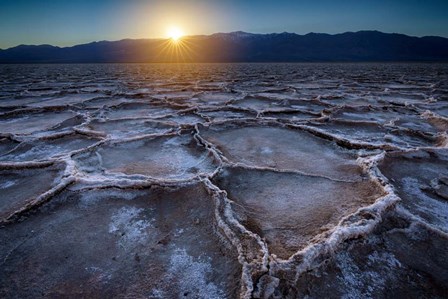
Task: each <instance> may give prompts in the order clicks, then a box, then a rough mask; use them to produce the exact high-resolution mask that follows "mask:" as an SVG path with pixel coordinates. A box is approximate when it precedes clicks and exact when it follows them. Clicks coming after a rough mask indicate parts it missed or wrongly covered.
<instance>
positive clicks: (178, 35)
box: [168, 27, 184, 41]
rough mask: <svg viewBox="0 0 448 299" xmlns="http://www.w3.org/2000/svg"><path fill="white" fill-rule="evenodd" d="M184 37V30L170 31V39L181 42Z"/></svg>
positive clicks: (174, 29) (170, 29) (173, 29)
mask: <svg viewBox="0 0 448 299" xmlns="http://www.w3.org/2000/svg"><path fill="white" fill-rule="evenodd" d="M183 35H184V34H183V32H182V30H180V29H179V28H177V27H171V28H169V29H168V37H169V38H170V39H171V40H173V41H178V40H180V39H181V38H182V36H183Z"/></svg>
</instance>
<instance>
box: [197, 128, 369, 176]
mask: <svg viewBox="0 0 448 299" xmlns="http://www.w3.org/2000/svg"><path fill="white" fill-rule="evenodd" d="M200 133H201V136H203V137H204V138H205V139H206V140H207V141H209V142H211V143H212V144H214V145H216V146H217V147H218V149H219V150H220V151H222V153H223V154H224V156H225V157H226V158H227V159H229V160H230V161H231V162H233V163H243V164H246V165H249V166H253V167H257V166H258V167H271V168H275V169H279V170H291V171H299V172H302V173H306V174H310V175H318V176H325V177H331V178H334V179H338V180H359V179H360V176H361V174H362V172H361V168H360V167H359V166H358V164H357V163H356V156H355V154H354V153H353V152H350V151H347V150H344V149H342V148H340V147H338V146H336V145H335V144H334V143H332V142H330V141H327V140H323V139H320V138H318V137H315V136H313V135H312V134H310V133H308V132H304V131H300V130H292V129H286V128H281V127H268V126H253V125H252V126H251V125H248V126H244V124H243V126H242V127H239V126H222V127H220V126H217V127H214V126H211V127H210V128H205V127H204V128H200Z"/></svg>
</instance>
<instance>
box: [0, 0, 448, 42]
mask: <svg viewBox="0 0 448 299" xmlns="http://www.w3.org/2000/svg"><path fill="white" fill-rule="evenodd" d="M447 16H448V0H426V1H425V0H421V1H419V0H406V1H405V0H395V1H394V0H389V1H387V0H376V1H374V0H339V1H337V0H333V1H330V0H313V1H305V0H295V1H286V0H271V1H267V0H208V1H206V0H178V1H170V0H71V1H70V0H59V1H58V0H35V1H25V0H0V48H3V49H4V48H8V47H12V46H15V45H18V44H44V43H47V44H53V45H60V46H67V45H73V44H79V43H84V42H90V41H95V40H118V39H122V38H155V37H166V30H167V28H168V27H170V26H177V27H179V28H181V29H182V30H183V31H184V32H185V34H210V33H215V32H230V31H236V30H243V31H248V32H255V33H270V32H283V31H288V32H296V33H299V34H305V33H308V32H325V33H341V32H345V31H358V30H373V29H374V30H380V31H384V32H398V33H405V34H409V35H416V36H424V35H439V36H445V37H448V17H447Z"/></svg>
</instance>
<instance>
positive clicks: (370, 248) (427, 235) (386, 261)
mask: <svg viewBox="0 0 448 299" xmlns="http://www.w3.org/2000/svg"><path fill="white" fill-rule="evenodd" d="M447 286H448V245H447V243H446V240H444V238H443V237H441V236H438V235H437V234H435V233H434V232H432V231H431V230H428V229H426V228H425V227H424V226H422V225H420V224H417V223H413V222H410V221H409V219H406V218H403V217H402V216H401V215H398V214H396V213H394V212H389V213H387V214H386V215H385V216H384V220H383V221H382V222H381V223H380V224H379V225H378V227H377V229H376V230H375V231H374V232H373V233H372V234H370V235H368V236H366V237H365V238H360V239H357V240H350V241H346V242H345V243H344V244H342V246H341V248H340V250H339V251H338V252H337V253H335V255H334V257H333V258H332V259H329V260H327V261H326V262H325V263H322V266H321V267H319V268H317V269H314V270H313V271H309V272H307V273H305V274H304V275H303V276H302V277H301V278H300V280H299V281H298V282H297V285H295V287H294V288H291V286H290V285H288V284H286V281H282V282H280V287H279V289H278V290H277V292H278V294H277V295H280V294H281V295H280V297H288V296H290V297H291V298H302V297H308V298H323V297H327V296H328V294H332V295H333V296H334V297H335V298H446V294H447V292H448V288H447Z"/></svg>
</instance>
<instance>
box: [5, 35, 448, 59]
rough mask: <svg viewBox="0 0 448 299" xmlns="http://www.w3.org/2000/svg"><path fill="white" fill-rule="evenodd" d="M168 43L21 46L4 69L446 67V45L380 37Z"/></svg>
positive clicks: (8, 54)
mask: <svg viewBox="0 0 448 299" xmlns="http://www.w3.org/2000/svg"><path fill="white" fill-rule="evenodd" d="M167 43H168V41H167V40H166V39H123V40H120V41H98V42H92V43H88V44H81V45H76V46H72V47H55V46H51V45H37V46H35V45H19V46H17V47H13V48H9V49H6V50H0V63H94V62H176V61H180V62H308V61H309V62H317V61H322V62H326V61H328V62H331V61H347V62H358V61H448V39H447V38H443V37H437V36H425V37H413V36H408V35H404V34H398V33H383V32H379V31H358V32H345V33H340V34H333V35H332V34H326V33H313V32H311V33H308V34H305V35H299V34H296V33H289V32H282V33H270V34H254V33H248V32H243V31H236V32H230V33H215V34H212V35H196V36H188V37H184V38H183V40H182V43H183V45H185V46H188V49H189V50H188V51H183V52H180V54H179V55H177V56H176V55H173V54H172V52H170V51H167V50H166V49H165V50H164V51H163V50H162V49H164V46H166V45H167Z"/></svg>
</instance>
